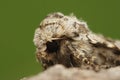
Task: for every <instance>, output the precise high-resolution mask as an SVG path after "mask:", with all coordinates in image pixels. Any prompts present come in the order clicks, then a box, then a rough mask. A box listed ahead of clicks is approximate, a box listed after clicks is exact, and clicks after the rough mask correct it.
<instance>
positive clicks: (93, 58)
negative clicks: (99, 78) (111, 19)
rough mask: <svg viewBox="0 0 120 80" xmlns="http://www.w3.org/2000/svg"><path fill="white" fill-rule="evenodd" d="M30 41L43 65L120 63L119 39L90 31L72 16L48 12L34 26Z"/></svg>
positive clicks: (96, 67) (90, 66)
mask: <svg viewBox="0 0 120 80" xmlns="http://www.w3.org/2000/svg"><path fill="white" fill-rule="evenodd" d="M33 41H34V44H35V46H36V56H37V59H38V61H39V62H41V63H42V65H43V67H44V68H45V69H46V68H48V67H50V66H53V65H55V64H62V65H64V66H66V67H79V68H80V69H93V70H96V71H99V70H101V69H107V68H110V67H114V66H118V65H120V41H118V40H112V39H110V38H106V37H104V36H103V35H100V34H95V33H93V32H92V31H91V30H90V29H89V28H88V26H87V24H86V22H84V21H82V20H78V19H77V18H76V17H75V16H65V15H63V14H62V13H59V12H57V13H53V14H49V15H48V16H47V17H46V18H45V19H44V20H43V21H42V22H41V23H40V26H39V27H38V28H37V29H36V31H35V35H34V40H33Z"/></svg>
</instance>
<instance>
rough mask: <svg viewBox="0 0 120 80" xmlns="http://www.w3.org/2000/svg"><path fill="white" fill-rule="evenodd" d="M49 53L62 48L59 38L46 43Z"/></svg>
mask: <svg viewBox="0 0 120 80" xmlns="http://www.w3.org/2000/svg"><path fill="white" fill-rule="evenodd" d="M46 46H47V49H46V51H47V52H48V53H53V52H57V51H58V50H59V49H60V44H59V40H53V41H52V42H47V43H46Z"/></svg>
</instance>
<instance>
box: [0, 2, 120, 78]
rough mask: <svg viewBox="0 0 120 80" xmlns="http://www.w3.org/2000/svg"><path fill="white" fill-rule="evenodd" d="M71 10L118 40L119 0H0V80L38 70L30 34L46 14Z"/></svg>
mask: <svg viewBox="0 0 120 80" xmlns="http://www.w3.org/2000/svg"><path fill="white" fill-rule="evenodd" d="M52 12H62V13H64V14H66V15H69V14H70V13H74V14H75V15H76V16H77V17H78V18H79V19H83V20H85V21H87V23H88V25H89V27H90V29H92V30H93V31H94V32H96V33H102V34H104V35H105V36H109V37H112V38H115V39H120V36H119V34H120V32H119V31H120V30H119V29H120V0H0V80H19V79H20V78H22V77H25V76H31V75H34V74H37V73H38V72H40V71H41V65H40V64H38V63H37V62H36V59H35V46H34V45H33V35H34V31H35V29H36V28H37V27H38V26H39V23H40V21H41V20H42V19H44V17H45V16H46V15H47V14H48V13H52Z"/></svg>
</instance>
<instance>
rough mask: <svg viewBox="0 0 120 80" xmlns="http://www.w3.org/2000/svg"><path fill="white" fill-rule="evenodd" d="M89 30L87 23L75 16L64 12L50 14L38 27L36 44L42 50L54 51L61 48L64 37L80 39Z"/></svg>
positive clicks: (35, 37) (35, 38)
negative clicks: (66, 14)
mask: <svg viewBox="0 0 120 80" xmlns="http://www.w3.org/2000/svg"><path fill="white" fill-rule="evenodd" d="M87 32H88V27H87V24H86V23H85V22H84V21H80V20H78V19H77V18H76V17H75V16H65V15H63V14H62V13H53V14H49V15H48V16H47V17H46V18H45V19H44V20H43V21H42V22H41V23H40V27H39V28H37V29H36V31H35V35H34V40H33V41H34V44H35V46H36V47H37V48H38V49H39V50H40V51H47V52H49V53H52V52H54V51H57V50H59V49H60V42H61V41H62V40H64V39H66V40H67V39H72V40H75V39H80V36H83V35H86V33H87Z"/></svg>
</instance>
